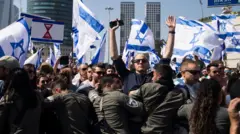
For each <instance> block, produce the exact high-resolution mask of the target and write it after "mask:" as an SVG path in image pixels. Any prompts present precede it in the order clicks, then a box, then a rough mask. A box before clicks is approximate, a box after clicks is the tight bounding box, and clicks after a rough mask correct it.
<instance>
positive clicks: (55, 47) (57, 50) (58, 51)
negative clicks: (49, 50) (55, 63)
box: [53, 43, 61, 59]
mask: <svg viewBox="0 0 240 134" xmlns="http://www.w3.org/2000/svg"><path fill="white" fill-rule="evenodd" d="M53 50H54V54H55V55H54V56H55V58H56V59H58V58H60V57H61V48H60V43H54V44H53Z"/></svg>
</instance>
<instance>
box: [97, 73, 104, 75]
mask: <svg viewBox="0 0 240 134" xmlns="http://www.w3.org/2000/svg"><path fill="white" fill-rule="evenodd" d="M96 73H97V74H98V75H101V74H102V75H104V74H105V72H96Z"/></svg>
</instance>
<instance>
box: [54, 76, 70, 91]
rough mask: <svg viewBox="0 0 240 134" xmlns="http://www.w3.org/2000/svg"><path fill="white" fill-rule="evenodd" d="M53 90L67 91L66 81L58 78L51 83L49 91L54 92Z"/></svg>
mask: <svg viewBox="0 0 240 134" xmlns="http://www.w3.org/2000/svg"><path fill="white" fill-rule="evenodd" d="M55 88H59V89H60V90H62V91H64V90H67V89H68V84H67V83H66V81H64V80H62V79H60V78H59V79H57V80H55V81H54V82H52V83H51V89H52V90H54V89H55Z"/></svg>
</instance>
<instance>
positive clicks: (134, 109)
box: [100, 76, 144, 134]
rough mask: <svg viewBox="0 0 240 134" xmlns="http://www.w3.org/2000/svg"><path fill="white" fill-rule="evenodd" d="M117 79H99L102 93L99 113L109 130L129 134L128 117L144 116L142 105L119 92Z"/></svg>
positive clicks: (108, 77)
mask: <svg viewBox="0 0 240 134" xmlns="http://www.w3.org/2000/svg"><path fill="white" fill-rule="evenodd" d="M118 83H119V82H118V81H117V79H114V78H113V77H111V76H104V77H103V78H102V79H101V83H100V85H101V87H102V90H103V93H102V95H101V100H100V111H101V112H102V114H103V116H104V118H105V120H106V122H107V123H108V125H109V126H110V128H111V129H113V130H114V131H115V133H117V134H130V133H131V131H130V128H129V124H128V122H129V116H130V114H131V115H140V116H142V115H143V114H144V109H143V105H142V103H140V102H138V101H135V100H133V99H131V98H129V97H128V96H127V95H125V94H124V93H122V92H120V91H119V90H117V89H119V85H118Z"/></svg>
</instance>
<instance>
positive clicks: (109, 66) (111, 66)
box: [106, 65, 115, 71]
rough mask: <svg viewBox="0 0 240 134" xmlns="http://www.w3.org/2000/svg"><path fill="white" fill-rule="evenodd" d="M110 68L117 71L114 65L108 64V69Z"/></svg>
mask: <svg viewBox="0 0 240 134" xmlns="http://www.w3.org/2000/svg"><path fill="white" fill-rule="evenodd" d="M108 69H112V70H114V71H115V67H114V66H113V65H107V66H106V70H108Z"/></svg>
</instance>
